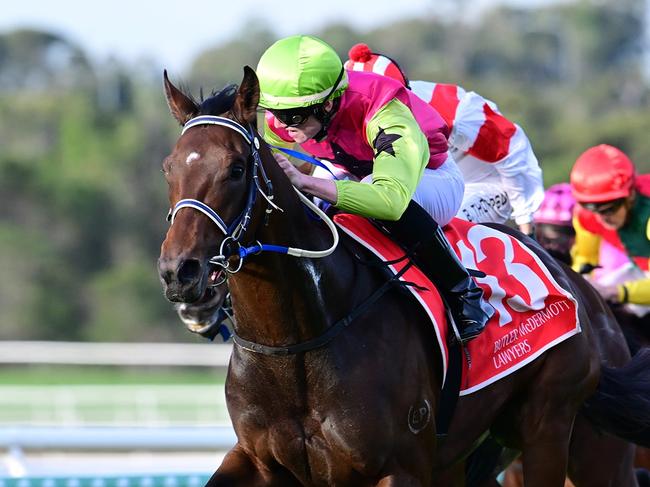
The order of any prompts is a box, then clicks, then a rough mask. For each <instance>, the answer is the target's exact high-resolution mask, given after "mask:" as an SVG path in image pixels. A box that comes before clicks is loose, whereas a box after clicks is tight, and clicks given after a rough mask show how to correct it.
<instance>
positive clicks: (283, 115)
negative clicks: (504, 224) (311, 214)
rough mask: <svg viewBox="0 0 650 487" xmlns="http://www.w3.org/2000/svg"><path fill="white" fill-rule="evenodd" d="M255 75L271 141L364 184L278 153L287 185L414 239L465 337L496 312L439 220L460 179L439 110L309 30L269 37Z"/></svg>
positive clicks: (452, 209)
mask: <svg viewBox="0 0 650 487" xmlns="http://www.w3.org/2000/svg"><path fill="white" fill-rule="evenodd" d="M257 76H258V78H259V83H260V102H259V104H260V106H261V107H263V108H265V109H266V110H267V113H266V117H265V125H264V137H265V139H266V140H267V141H268V142H270V143H271V144H274V145H276V146H285V147H289V146H292V145H293V144H294V143H297V144H299V145H300V147H301V148H302V149H303V150H304V151H306V152H308V153H310V154H312V155H313V156H315V157H318V158H323V159H327V160H330V161H332V162H333V163H335V164H336V165H339V166H343V167H344V168H345V169H347V170H348V171H349V172H351V173H353V174H354V175H356V176H357V177H358V178H362V179H363V178H365V181H364V182H367V183H368V184H363V182H357V181H353V180H337V181H334V180H332V179H324V178H318V177H314V176H310V175H308V174H304V173H302V172H301V171H299V170H298V169H296V167H294V166H293V164H292V163H291V162H289V160H288V159H287V158H286V157H285V156H283V155H282V154H280V153H275V154H274V156H275V158H276V160H277V162H278V164H279V165H280V166H281V167H282V169H283V170H284V171H285V173H286V174H287V176H288V177H289V179H290V180H291V182H292V183H293V185H294V186H296V188H298V189H299V190H301V191H305V192H307V193H310V194H312V195H314V196H316V197H318V198H320V199H323V200H326V201H328V202H330V203H331V204H333V205H334V206H335V207H337V208H339V209H341V210H343V211H347V212H350V213H355V214H359V215H362V216H365V217H369V218H375V219H378V220H381V221H382V224H384V226H385V227H386V228H387V229H388V230H389V232H390V233H391V234H393V235H395V238H396V239H397V240H398V241H400V243H401V244H402V245H403V246H405V247H407V248H409V249H413V248H415V246H417V251H416V257H415V260H416V261H417V263H418V265H419V266H420V267H421V268H422V270H424V271H425V272H426V273H427V274H428V275H429V277H431V278H432V279H433V281H434V283H435V284H436V286H438V289H439V290H440V292H441V293H442V295H443V296H444V297H445V299H446V301H447V303H448V305H449V306H450V310H451V312H452V315H453V317H454V320H455V322H456V325H457V327H458V329H459V333H460V336H461V340H463V341H467V340H471V339H472V338H474V337H475V336H477V335H478V334H479V333H480V332H481V331H482V330H483V328H484V327H485V324H486V322H487V320H488V319H489V318H490V316H491V315H492V313H493V312H494V310H493V309H492V308H491V306H490V305H489V304H488V303H487V302H485V301H484V300H483V292H482V290H481V288H480V287H478V285H477V284H476V283H475V282H474V280H473V279H472V277H471V276H470V275H469V273H468V271H467V269H465V267H464V266H463V264H462V263H461V262H460V260H459V259H458V257H457V256H456V254H455V253H454V251H453V250H452V248H451V246H450V245H449V242H448V241H447V239H446V237H445V235H444V233H443V231H442V228H441V226H442V225H445V224H446V223H448V222H449V221H450V220H451V219H452V218H453V217H454V215H455V214H456V212H457V211H458V208H459V206H460V203H461V200H462V195H463V179H462V175H461V173H460V171H459V170H458V167H457V166H456V164H455V162H454V160H453V158H452V157H451V156H450V155H449V153H448V151H447V134H448V130H447V126H446V125H445V122H444V120H443V119H442V118H441V117H440V115H439V114H438V113H437V112H436V111H435V110H433V109H432V108H431V107H430V106H428V105H427V104H426V103H424V102H423V101H422V100H420V99H419V98H417V97H416V96H414V95H413V94H412V93H411V92H409V91H408V90H406V89H405V88H404V86H403V85H402V84H400V83H398V82H396V81H394V80H392V79H390V78H387V77H384V76H379V75H376V74H372V73H357V72H348V71H346V70H345V69H344V68H343V63H342V62H341V59H340V58H339V56H338V55H337V54H336V52H335V51H334V49H332V47H330V46H329V45H328V44H326V43H325V42H323V41H322V40H320V39H318V38H315V37H311V36H306V35H296V36H291V37H287V38H285V39H281V40H279V41H277V42H276V43H274V44H273V45H272V46H271V47H269V48H268V49H267V50H266V52H264V54H263V55H262V57H261V58H260V61H259V64H258V66H257Z"/></svg>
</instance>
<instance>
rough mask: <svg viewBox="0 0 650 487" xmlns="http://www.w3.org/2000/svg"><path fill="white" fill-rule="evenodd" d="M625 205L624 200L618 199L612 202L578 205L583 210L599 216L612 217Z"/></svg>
mask: <svg viewBox="0 0 650 487" xmlns="http://www.w3.org/2000/svg"><path fill="white" fill-rule="evenodd" d="M624 203H625V198H620V199H617V200H614V201H607V202H605V203H580V204H581V205H582V207H583V208H584V209H585V210H588V211H591V212H593V213H598V214H599V215H604V216H607V215H613V214H614V213H616V212H617V211H618V210H619V209H620V208H621V206H623V204H624Z"/></svg>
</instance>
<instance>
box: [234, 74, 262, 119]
mask: <svg viewBox="0 0 650 487" xmlns="http://www.w3.org/2000/svg"><path fill="white" fill-rule="evenodd" d="M259 101H260V83H259V81H257V75H256V74H255V71H253V68H251V67H250V66H244V78H243V79H242V82H241V84H240V85H239V91H238V92H237V98H235V103H234V105H233V107H232V113H233V115H234V116H235V117H236V118H237V119H238V120H239V121H240V122H244V123H252V124H255V121H256V117H257V111H256V110H257V104H258V103H259Z"/></svg>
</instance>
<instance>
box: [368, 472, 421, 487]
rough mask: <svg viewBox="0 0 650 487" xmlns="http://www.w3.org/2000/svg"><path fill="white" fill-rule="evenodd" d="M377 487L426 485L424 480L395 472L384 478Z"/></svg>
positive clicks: (419, 486)
mask: <svg viewBox="0 0 650 487" xmlns="http://www.w3.org/2000/svg"><path fill="white" fill-rule="evenodd" d="M376 487H425V486H424V485H423V484H422V482H420V481H419V480H418V479H416V478H415V477H413V476H412V475H408V474H393V475H387V476H386V477H384V478H382V479H381V480H380V481H379V483H378V484H377V485H376Z"/></svg>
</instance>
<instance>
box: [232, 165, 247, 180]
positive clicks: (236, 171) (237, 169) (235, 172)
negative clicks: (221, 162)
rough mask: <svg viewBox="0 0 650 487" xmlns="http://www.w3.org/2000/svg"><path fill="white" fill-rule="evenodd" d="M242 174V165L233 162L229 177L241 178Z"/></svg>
mask: <svg viewBox="0 0 650 487" xmlns="http://www.w3.org/2000/svg"><path fill="white" fill-rule="evenodd" d="M243 175H244V166H240V165H239V164H234V165H233V166H232V168H231V169H230V179H241V178H242V176H243Z"/></svg>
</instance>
